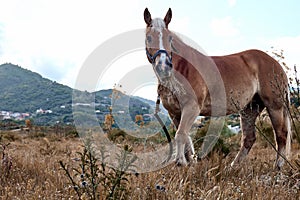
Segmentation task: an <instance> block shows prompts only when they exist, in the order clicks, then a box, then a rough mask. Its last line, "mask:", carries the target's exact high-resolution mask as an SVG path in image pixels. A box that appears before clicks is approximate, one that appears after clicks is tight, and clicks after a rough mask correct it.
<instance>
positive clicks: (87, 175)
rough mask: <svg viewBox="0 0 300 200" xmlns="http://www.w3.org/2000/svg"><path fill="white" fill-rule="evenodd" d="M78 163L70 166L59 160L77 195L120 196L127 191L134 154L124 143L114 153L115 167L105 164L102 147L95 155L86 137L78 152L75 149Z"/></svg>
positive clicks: (90, 196) (79, 196) (104, 154)
mask: <svg viewBox="0 0 300 200" xmlns="http://www.w3.org/2000/svg"><path fill="white" fill-rule="evenodd" d="M77 155H79V157H80V159H78V162H79V163H78V166H75V167H72V168H71V170H70V169H69V167H68V166H67V165H66V164H65V163H64V162H63V161H59V164H60V166H61V168H62V169H63V170H64V171H65V175H66V177H67V178H68V180H69V184H70V186H71V187H72V188H73V190H74V191H75V192H76V194H77V196H78V198H79V199H84V198H88V199H124V198H125V196H126V193H127V184H128V183H129V182H128V177H129V175H130V174H129V173H128V172H127V171H129V170H130V169H131V168H132V167H134V165H133V163H134V162H135V160H136V157H135V156H133V155H132V154H131V149H130V148H129V147H128V146H127V145H125V146H124V149H123V150H122V151H121V153H120V154H119V155H117V160H118V164H117V167H111V166H108V165H107V163H106V159H107V158H108V156H109V153H108V152H107V151H106V150H105V148H104V147H101V148H100V150H99V158H98V157H96V152H95V150H94V148H93V146H92V143H91V141H90V140H89V139H87V140H86V142H85V144H84V146H83V150H82V152H77Z"/></svg>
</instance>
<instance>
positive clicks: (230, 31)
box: [210, 16, 240, 37]
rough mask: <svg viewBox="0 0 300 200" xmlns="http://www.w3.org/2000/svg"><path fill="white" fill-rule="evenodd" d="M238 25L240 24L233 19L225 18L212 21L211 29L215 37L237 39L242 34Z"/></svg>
mask: <svg viewBox="0 0 300 200" xmlns="http://www.w3.org/2000/svg"><path fill="white" fill-rule="evenodd" d="M237 25H238V24H237V23H235V22H234V20H233V19H232V17H230V16H227V17H224V18H218V19H217V18H215V19H212V20H211V23H210V28H211V31H212V33H213V34H214V35H215V36H220V37H235V36H237V35H239V33H240V32H239V29H238V27H237Z"/></svg>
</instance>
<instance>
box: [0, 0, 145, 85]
mask: <svg viewBox="0 0 300 200" xmlns="http://www.w3.org/2000/svg"><path fill="white" fill-rule="evenodd" d="M116 5H118V6H116ZM0 7H1V8H3V9H2V10H1V12H0V25H1V27H0V32H1V33H0V44H1V46H0V50H2V51H1V52H0V53H1V54H0V64H1V63H4V62H12V63H15V64H18V65H21V66H22V67H25V68H28V69H30V70H32V71H35V72H38V73H41V74H42V75H43V76H46V77H48V78H51V79H54V80H56V81H58V82H63V83H66V84H68V85H70V84H71V85H70V86H73V85H72V83H74V81H75V78H76V74H74V71H78V70H79V68H80V66H81V65H82V63H83V62H84V60H85V59H86V58H87V56H88V55H89V54H90V53H91V52H92V51H93V50H94V49H95V48H96V47H97V46H98V45H100V44H101V43H102V42H104V41H105V40H106V39H108V38H110V37H112V36H114V35H117V34H120V33H122V32H124V31H128V30H132V29H136V28H141V27H143V26H144V22H143V18H142V10H141V14H140V16H141V17H140V18H137V14H136V12H137V10H138V8H139V3H138V0H131V1H130V3H129V2H128V1H126V2H125V1H116V0H113V1H106V2H105V3H104V2H103V1H97V0H91V1H72V0H64V1H58V0H53V1H37V0H27V1H22V0H11V1H2V0H0ZM124 19H125V20H124ZM70 74H72V76H71V75H70ZM70 78H71V79H72V80H70Z"/></svg>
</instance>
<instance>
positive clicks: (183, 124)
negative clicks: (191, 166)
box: [175, 102, 200, 165]
mask: <svg viewBox="0 0 300 200" xmlns="http://www.w3.org/2000/svg"><path fill="white" fill-rule="evenodd" d="M199 113H200V109H199V106H198V104H197V103H196V102H192V103H188V104H186V105H185V106H184V107H183V110H182V114H181V120H180V124H179V126H178V129H177V132H176V136H175V142H176V149H177V150H176V151H177V154H176V160H175V162H176V164H177V165H187V163H188V162H190V161H192V159H193V155H194V145H193V142H192V140H191V138H190V136H189V131H190V129H191V127H192V125H193V122H194V120H195V118H196V117H197V116H198V115H199Z"/></svg>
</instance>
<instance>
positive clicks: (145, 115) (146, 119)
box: [143, 114, 153, 122]
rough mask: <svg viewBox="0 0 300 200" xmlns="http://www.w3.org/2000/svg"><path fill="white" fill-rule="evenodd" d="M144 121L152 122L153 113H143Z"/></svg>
mask: <svg viewBox="0 0 300 200" xmlns="http://www.w3.org/2000/svg"><path fill="white" fill-rule="evenodd" d="M143 120H144V122H151V121H152V120H153V115H151V114H143Z"/></svg>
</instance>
